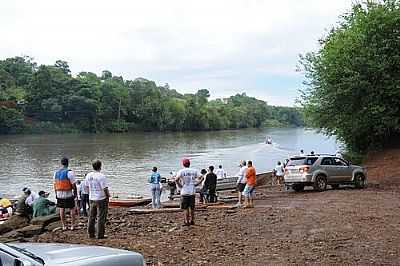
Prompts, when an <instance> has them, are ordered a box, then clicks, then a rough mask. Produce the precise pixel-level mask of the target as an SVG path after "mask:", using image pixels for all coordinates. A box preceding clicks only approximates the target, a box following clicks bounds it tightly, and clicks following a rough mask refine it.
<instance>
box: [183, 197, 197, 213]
mask: <svg viewBox="0 0 400 266" xmlns="http://www.w3.org/2000/svg"><path fill="white" fill-rule="evenodd" d="M194 205H195V196H194V195H183V196H181V209H183V210H186V209H192V210H194Z"/></svg>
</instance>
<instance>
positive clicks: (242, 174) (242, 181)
mask: <svg viewBox="0 0 400 266" xmlns="http://www.w3.org/2000/svg"><path fill="white" fill-rule="evenodd" d="M239 167H240V170H239V173H237V176H238V180H237V186H236V188H237V191H238V203H237V204H236V206H237V207H241V206H242V194H243V191H244V188H245V187H246V170H247V166H246V161H245V160H242V161H240V164H239Z"/></svg>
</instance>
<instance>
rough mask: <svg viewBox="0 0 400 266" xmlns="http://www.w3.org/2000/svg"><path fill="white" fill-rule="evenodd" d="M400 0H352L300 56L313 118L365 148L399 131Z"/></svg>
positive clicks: (352, 145) (305, 100) (304, 96)
mask: <svg viewBox="0 0 400 266" xmlns="http://www.w3.org/2000/svg"><path fill="white" fill-rule="evenodd" d="M399 29H400V1H398V0H387V1H379V2H378V1H375V2H373V1H368V2H364V3H361V4H355V5H353V7H352V10H351V11H350V12H349V13H348V14H345V15H344V16H343V18H342V19H341V21H340V23H339V24H338V25H337V27H336V28H334V29H332V30H331V32H330V33H329V34H328V35H327V36H326V37H325V38H324V39H322V40H321V42H320V43H321V47H320V49H319V50H318V51H317V52H314V53H308V54H306V55H304V56H302V57H301V59H300V62H301V65H302V70H303V71H304V73H305V77H306V79H307V82H306V85H307V87H306V88H305V89H304V90H303V91H302V97H301V103H302V105H303V107H304V110H305V115H306V117H307V118H308V119H310V120H311V122H312V124H313V125H314V126H316V127H318V128H321V129H322V130H323V131H324V132H325V133H327V134H329V135H336V136H337V137H338V138H339V139H341V140H343V141H344V142H345V143H346V144H347V146H348V148H349V150H352V151H355V152H361V153H363V152H366V151H368V150H369V149H371V148H374V147H377V146H378V147H379V146H380V145H383V144H384V143H385V142H386V141H389V140H391V139H393V138H396V137H398V136H399V134H400V107H399V106H400V76H399V72H400V30H399Z"/></svg>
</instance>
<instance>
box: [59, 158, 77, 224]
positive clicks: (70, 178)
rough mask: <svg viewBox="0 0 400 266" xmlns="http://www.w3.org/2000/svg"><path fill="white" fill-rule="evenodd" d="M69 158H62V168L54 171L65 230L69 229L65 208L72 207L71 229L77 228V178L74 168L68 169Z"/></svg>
mask: <svg viewBox="0 0 400 266" xmlns="http://www.w3.org/2000/svg"><path fill="white" fill-rule="evenodd" d="M68 165H69V160H68V158H66V157H64V158H62V159H61V169H59V170H57V171H56V172H55V173H54V190H55V194H56V199H57V207H58V208H59V209H60V219H61V224H62V228H63V230H66V229H67V225H66V220H65V209H70V214H71V230H74V229H75V215H76V209H75V208H76V207H75V197H76V195H77V191H76V185H75V183H76V179H75V174H74V172H73V171H72V170H70V169H68Z"/></svg>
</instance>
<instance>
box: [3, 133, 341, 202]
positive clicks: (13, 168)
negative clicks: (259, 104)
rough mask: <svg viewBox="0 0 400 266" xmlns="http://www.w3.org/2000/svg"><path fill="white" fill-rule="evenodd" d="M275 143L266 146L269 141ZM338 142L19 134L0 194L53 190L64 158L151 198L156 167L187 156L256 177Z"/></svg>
mask: <svg viewBox="0 0 400 266" xmlns="http://www.w3.org/2000/svg"><path fill="white" fill-rule="evenodd" d="M266 135H269V136H271V137H272V140H273V144H272V145H267V144H264V140H265V136H266ZM337 147H338V144H337V143H336V141H335V139H333V138H327V137H326V136H323V135H321V134H318V133H316V132H315V131H310V130H304V129H246V130H229V131H217V132H215V131H214V132H185V133H133V134H97V135H94V134H80V135H21V136H1V137H0V156H1V160H0V192H2V193H6V194H14V195H16V194H19V193H20V191H21V189H22V188H23V187H24V186H30V187H32V189H33V190H36V191H38V190H42V189H44V190H48V191H52V175H53V172H54V170H56V169H57V168H58V166H59V160H60V158H61V157H62V156H67V157H69V158H70V167H71V168H72V169H73V170H74V171H75V172H76V174H77V175H78V177H81V178H83V176H84V174H85V173H86V172H89V171H91V165H90V162H91V161H92V160H93V159H95V158H98V159H100V160H101V161H102V162H103V168H104V173H105V174H107V176H108V177H109V179H110V189H111V191H113V192H115V193H118V194H126V195H131V194H135V193H136V194H143V195H149V192H148V188H147V183H146V182H147V175H148V174H149V172H150V171H151V168H152V167H153V166H157V167H158V168H159V171H160V173H161V175H164V176H167V175H168V173H169V172H170V171H177V170H178V169H179V168H180V160H181V159H182V158H183V157H188V158H191V159H192V165H193V166H194V167H196V168H199V169H200V168H206V167H208V166H209V165H219V164H222V165H223V166H224V168H225V170H227V172H228V174H229V175H234V174H236V172H237V170H238V162H239V160H253V162H254V165H255V167H256V169H257V171H258V172H264V171H269V170H271V168H273V166H274V165H275V163H276V161H278V160H282V159H284V158H286V157H287V156H289V155H291V154H297V153H298V151H299V150H300V149H304V150H305V152H310V151H311V150H314V151H316V152H320V153H334V152H335V151H336V149H337Z"/></svg>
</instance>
